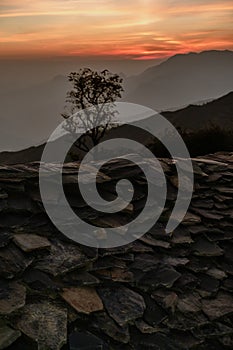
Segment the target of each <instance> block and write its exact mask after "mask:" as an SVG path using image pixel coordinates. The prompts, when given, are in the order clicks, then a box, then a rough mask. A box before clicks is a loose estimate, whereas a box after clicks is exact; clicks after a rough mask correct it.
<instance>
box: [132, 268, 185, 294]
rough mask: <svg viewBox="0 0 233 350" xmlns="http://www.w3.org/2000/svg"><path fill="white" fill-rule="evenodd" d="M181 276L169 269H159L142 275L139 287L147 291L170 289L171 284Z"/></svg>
mask: <svg viewBox="0 0 233 350" xmlns="http://www.w3.org/2000/svg"><path fill="white" fill-rule="evenodd" d="M180 276H181V274H180V273H179V272H177V271H176V270H174V269H173V268H169V267H161V268H158V269H156V270H152V271H150V272H147V273H145V274H144V276H143V277H142V278H141V280H140V282H139V283H140V286H142V287H146V288H149V289H155V288H157V287H161V286H162V287H166V288H171V287H172V286H173V284H174V283H175V282H176V281H177V280H178V279H179V278H180Z"/></svg>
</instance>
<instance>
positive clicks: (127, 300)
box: [99, 286, 146, 326]
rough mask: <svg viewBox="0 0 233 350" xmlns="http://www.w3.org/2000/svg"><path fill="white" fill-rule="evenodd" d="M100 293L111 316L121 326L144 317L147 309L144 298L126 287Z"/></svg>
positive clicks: (108, 289) (101, 290)
mask: <svg viewBox="0 0 233 350" xmlns="http://www.w3.org/2000/svg"><path fill="white" fill-rule="evenodd" d="M99 293H100V296H101V298H102V300H103V303H104V305H105V307H106V309H107V311H108V313H109V315H110V316H111V317H112V318H113V319H114V320H115V321H116V322H117V323H118V324H119V325H120V326H124V325H126V324H128V323H130V322H131V321H134V320H136V319H137V318H140V317H142V315H143V313H144V310H145V308H146V305H145V302H144V299H143V297H142V296H141V295H140V294H138V293H136V292H134V291H133V290H131V289H129V288H126V287H122V286H119V287H115V288H102V289H99Z"/></svg>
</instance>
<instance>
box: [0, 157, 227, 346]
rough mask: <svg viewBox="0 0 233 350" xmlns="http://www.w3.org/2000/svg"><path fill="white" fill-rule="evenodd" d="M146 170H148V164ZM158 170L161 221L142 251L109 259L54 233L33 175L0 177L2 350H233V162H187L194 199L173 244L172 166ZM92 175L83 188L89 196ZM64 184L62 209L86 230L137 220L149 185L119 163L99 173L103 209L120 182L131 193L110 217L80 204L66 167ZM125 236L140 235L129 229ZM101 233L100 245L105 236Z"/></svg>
mask: <svg viewBox="0 0 233 350" xmlns="http://www.w3.org/2000/svg"><path fill="white" fill-rule="evenodd" d="M134 157H135V160H137V161H139V162H140V161H141V160H139V156H138V155H135V156H134ZM143 163H144V164H145V165H146V166H147V167H148V171H150V172H151V171H152V170H156V165H155V163H154V160H153V159H145V160H143ZM161 163H162V166H163V169H164V171H165V175H166V179H167V189H168V193H167V202H166V205H165V208H164V211H163V214H162V215H161V217H160V219H159V221H158V222H157V223H156V224H155V225H154V226H153V227H151V229H150V230H149V232H148V233H147V234H145V235H144V236H143V237H141V238H140V239H139V240H137V241H135V242H134V243H132V244H129V245H126V246H121V247H117V248H112V249H94V248H89V247H86V246H82V245H79V244H77V243H75V242H72V241H70V240H69V239H67V238H66V237H65V236H64V235H63V234H62V233H60V232H59V231H58V230H57V229H56V228H55V227H54V226H53V225H52V224H51V221H50V220H49V218H48V217H47V215H46V213H45V212H44V208H43V205H42V203H41V198H40V192H39V187H38V168H39V163H31V164H24V165H20V164H19V165H14V166H3V165H2V166H0V264H1V268H0V314H1V315H0V319H3V320H4V322H3V323H2V322H1V321H0V329H2V328H3V329H4V331H3V333H4V334H5V338H4V337H3V336H0V348H1V346H4V347H6V348H9V350H22V349H23V350H29V349H30V350H38V349H39V350H48V349H50V350H53V349H62V350H67V349H69V350H70V349H72V350H80V349H81V350H86V349H87V345H88V346H89V345H90V346H91V349H95V348H96V349H98V347H99V348H101V349H106V350H107V349H114V350H148V349H154V350H158V349H159V350H187V349H193V350H194V349H198V350H206V349H208V350H209V349H210V350H223V349H231V348H232V346H233V309H232V305H233V300H232V293H233V255H232V251H233V221H232V219H233V193H232V188H233V153H230V152H228V153H227V152H224V153H222V152H220V153H218V154H214V155H208V156H205V157H201V158H196V159H194V160H193V166H194V177H195V191H194V193H193V198H192V201H191V203H190V207H189V210H188V213H187V215H186V216H185V218H184V220H183V223H182V224H181V225H180V226H179V227H178V228H177V229H176V230H175V231H174V232H173V233H172V234H171V235H168V234H166V232H165V227H166V223H167V220H168V218H169V215H170V213H171V211H172V208H173V206H174V203H175V200H176V195H177V188H176V187H177V174H176V170H175V164H174V162H173V161H172V160H171V159H163V160H161ZM95 166H96V165H95V163H94V162H93V163H92V164H91V165H89V166H87V167H86V169H85V171H84V172H83V174H82V176H81V181H82V182H83V183H84V184H85V186H87V188H88V186H89V181H90V176H89V174H90V172H92V171H95ZM55 170H59V171H60V165H57V164H47V165H44V176H47V178H48V180H49V181H50V185H51V187H50V189H49V190H50V192H49V195H50V198H51V200H53V201H54V202H56V200H57V199H58V194H57V193H55V191H54V189H55V187H54V186H53V184H54V182H53V181H54V177H53V171H55ZM184 171H186V172H187V169H185V166H184ZM63 173H64V191H65V194H66V196H67V199H68V200H69V201H70V204H71V206H72V208H73V210H74V211H75V213H76V214H77V215H80V217H81V218H83V219H84V220H88V222H90V223H93V224H95V223H98V224H104V225H110V226H113V227H117V226H119V223H122V224H124V223H126V222H127V223H128V222H130V221H131V220H132V218H134V217H136V216H137V215H138V214H139V213H140V211H141V210H142V209H143V208H144V205H145V202H146V196H147V183H146V177H145V176H144V175H143V174H142V173H141V171H140V169H139V167H137V166H135V165H134V164H133V163H129V162H128V161H127V160H119V159H115V160H113V161H111V162H109V163H107V164H106V165H104V166H103V167H102V168H101V172H100V173H99V175H98V177H97V183H98V184H97V186H98V191H99V192H100V194H101V196H103V198H104V199H106V200H108V201H112V200H113V199H115V198H116V193H115V186H116V183H117V181H118V180H119V179H121V177H122V175H124V176H125V177H126V178H127V179H129V181H130V182H131V183H132V185H133V187H134V191H135V193H134V197H133V200H132V203H131V204H130V206H129V207H128V208H127V210H125V211H123V212H121V213H117V214H116V215H115V214H114V215H113V216H108V215H106V214H104V215H102V213H97V212H96V211H94V210H93V209H92V208H91V207H90V206H87V204H86V203H85V201H84V200H83V198H81V196H80V192H79V189H78V186H77V174H78V164H77V163H68V164H65V165H64V167H63ZM152 209H153V208H152ZM145 219H147V220H148V219H150V220H152V219H153V218H149V217H147V218H144V220H145ZM152 221H153V220H152ZM130 229H131V230H132V233H133V234H140V232H138V231H139V230H138V227H137V225H130ZM115 230H116V231H115V232H116V234H125V233H126V231H125V230H122V229H119V228H116V229H115ZM97 231H98V232H96V235H97V236H98V238H99V239H100V238H101V239H103V240H104V239H106V230H104V229H101V228H100V229H97ZM81 233H82V232H78V234H81ZM6 327H7V328H6ZM0 334H2V333H1V330H0ZM20 334H22V335H21V336H20ZM1 341H2V343H1ZM8 341H9V344H8ZM11 342H13V343H12V345H11ZM2 344H4V345H2ZM6 344H7V345H6ZM63 344H64V347H63ZM90 346H89V347H90Z"/></svg>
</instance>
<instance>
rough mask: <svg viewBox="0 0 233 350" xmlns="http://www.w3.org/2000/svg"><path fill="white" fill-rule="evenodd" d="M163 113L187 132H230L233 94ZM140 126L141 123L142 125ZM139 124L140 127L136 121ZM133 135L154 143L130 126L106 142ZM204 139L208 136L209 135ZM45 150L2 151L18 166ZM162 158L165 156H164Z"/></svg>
mask: <svg viewBox="0 0 233 350" xmlns="http://www.w3.org/2000/svg"><path fill="white" fill-rule="evenodd" d="M162 114H163V115H164V116H165V117H166V118H167V119H168V120H169V121H170V122H172V123H173V124H174V125H175V126H176V127H178V128H179V129H183V130H185V131H187V130H191V131H194V132H197V133H199V131H200V130H201V129H203V128H204V129H205V128H207V129H209V128H210V127H211V126H212V125H215V126H218V127H219V128H221V129H226V130H227V131H229V130H230V131H233V92H230V93H229V94H227V95H225V96H223V97H220V98H219V99H217V100H214V101H212V102H208V103H206V104H204V105H201V106H194V105H190V106H188V107H186V108H183V109H181V110H178V111H173V112H163V113H162ZM151 118H156V116H152V117H150V118H147V119H144V120H143V124H144V125H145V127H147V126H148V125H150V120H151ZM139 124H141V122H140V123H139ZM135 125H137V123H136V122H135ZM129 136H130V137H131V138H132V139H134V140H136V141H138V142H139V143H142V144H148V143H150V135H149V134H144V133H142V131H141V130H140V129H138V128H134V129H132V127H131V126H128V125H123V126H120V127H118V128H114V129H113V130H110V132H109V134H108V135H106V136H105V137H104V139H103V140H107V139H109V138H121V137H125V138H128V137H129ZM203 137H205V135H204V136H203ZM199 141H200V140H199ZM59 142H63V140H62V139H61V140H60V141H59V140H57V141H55V142H53V147H54V152H53V155H54V159H51V161H52V160H53V161H55V160H56V159H59V154H58V151H57V150H58V149H59V147H58V143H59ZM190 142H192V140H191V141H190V140H188V143H189V144H190ZM215 146H216V149H214V150H213V151H214V152H216V151H221V150H223V148H221V144H219V148H218V140H215ZM230 148H231V147H230ZM43 149H44V144H41V145H39V146H34V147H29V148H26V149H23V150H21V151H16V152H1V153H0V163H2V164H16V163H27V162H34V161H39V160H40V158H41V155H42V152H43ZM226 150H231V149H229V145H228V146H227V149H226ZM112 151H113V150H112ZM209 151H210V152H211V151H212V150H211V149H210V150H209ZM202 152H204V153H205V149H203V150H202ZM201 154H203V153H201ZM195 155H196V152H195ZM162 156H164V155H163V154H162Z"/></svg>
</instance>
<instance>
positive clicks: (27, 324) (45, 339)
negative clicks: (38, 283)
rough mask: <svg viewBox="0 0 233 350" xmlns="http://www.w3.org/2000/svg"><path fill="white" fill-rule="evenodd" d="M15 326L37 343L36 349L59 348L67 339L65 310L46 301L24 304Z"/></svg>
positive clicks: (52, 349) (54, 349)
mask: <svg viewBox="0 0 233 350" xmlns="http://www.w3.org/2000/svg"><path fill="white" fill-rule="evenodd" d="M17 328H18V329H19V330H20V331H21V332H22V333H24V334H26V335H27V336H28V337H29V338H30V339H32V340H34V341H35V342H37V344H38V350H47V349H51V350H59V349H61V347H62V346H63V345H64V344H66V340H67V312H66V310H65V309H64V308H61V307H60V306H56V305H55V304H52V303H50V302H48V301H43V302H38V303H33V304H28V305H26V306H25V307H24V308H23V310H22V314H21V317H20V319H19V320H18V322H17Z"/></svg>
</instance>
